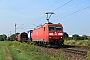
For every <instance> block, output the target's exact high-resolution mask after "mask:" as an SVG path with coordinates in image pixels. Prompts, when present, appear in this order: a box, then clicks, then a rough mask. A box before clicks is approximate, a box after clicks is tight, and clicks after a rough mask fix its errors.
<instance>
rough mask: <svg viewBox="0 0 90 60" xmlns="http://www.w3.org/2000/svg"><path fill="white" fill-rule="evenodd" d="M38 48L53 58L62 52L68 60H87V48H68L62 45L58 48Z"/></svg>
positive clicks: (89, 49)
mask: <svg viewBox="0 0 90 60" xmlns="http://www.w3.org/2000/svg"><path fill="white" fill-rule="evenodd" d="M38 48H39V49H40V50H41V51H43V52H45V53H48V54H50V55H52V56H54V57H56V56H60V55H61V54H62V52H63V53H64V56H65V57H66V58H67V59H68V60H88V57H87V53H88V51H90V47H88V46H69V45H64V46H60V47H55V48H54V47H40V46H38Z"/></svg>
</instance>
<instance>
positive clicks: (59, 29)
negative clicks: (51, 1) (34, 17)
mask: <svg viewBox="0 0 90 60" xmlns="http://www.w3.org/2000/svg"><path fill="white" fill-rule="evenodd" d="M32 41H35V42H37V43H46V44H47V43H49V44H50V45H62V44H63V42H64V32H63V26H62V24H60V23H59V24H52V23H46V24H44V25H43V26H42V27H40V28H37V29H34V30H33V32H32Z"/></svg>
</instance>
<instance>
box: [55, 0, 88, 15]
mask: <svg viewBox="0 0 90 60" xmlns="http://www.w3.org/2000/svg"><path fill="white" fill-rule="evenodd" d="M86 1H88V0H84V1H83V2H81V3H80V4H78V5H76V6H74V7H71V8H70V9H68V10H66V11H62V12H60V13H58V14H61V13H65V12H68V11H72V10H74V9H76V8H77V7H78V6H80V5H82V4H83V3H85V2H86ZM55 15H57V14H55Z"/></svg>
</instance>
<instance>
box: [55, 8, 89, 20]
mask: <svg viewBox="0 0 90 60" xmlns="http://www.w3.org/2000/svg"><path fill="white" fill-rule="evenodd" d="M88 8H90V6H88V7H86V8H83V9H81V10H77V11H75V12H73V13H70V14H68V15H65V16H63V17H60V18H58V19H56V20H59V19H62V18H65V17H67V16H70V15H73V14H75V13H78V12H80V11H83V10H85V9H88ZM56 20H55V21H56Z"/></svg>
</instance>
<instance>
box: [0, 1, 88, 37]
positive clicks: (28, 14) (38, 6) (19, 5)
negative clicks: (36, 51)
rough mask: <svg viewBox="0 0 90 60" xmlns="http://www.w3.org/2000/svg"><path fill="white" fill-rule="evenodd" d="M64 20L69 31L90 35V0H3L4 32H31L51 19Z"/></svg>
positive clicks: (1, 24) (1, 27)
mask: <svg viewBox="0 0 90 60" xmlns="http://www.w3.org/2000/svg"><path fill="white" fill-rule="evenodd" d="M46 12H54V13H55V14H53V15H52V16H51V18H50V22H52V23H61V24H62V25H63V27H64V31H65V32H67V33H68V34H69V35H73V34H79V35H90V0H0V35H1V34H6V35H8V36H9V35H11V34H14V33H15V23H16V28H17V29H16V32H27V31H29V30H30V29H34V28H35V27H36V26H38V25H40V24H44V23H47V20H46V14H45V13H46Z"/></svg>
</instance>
